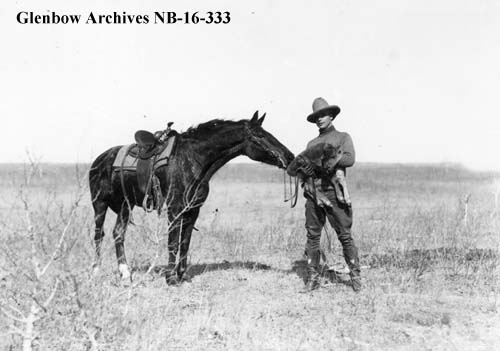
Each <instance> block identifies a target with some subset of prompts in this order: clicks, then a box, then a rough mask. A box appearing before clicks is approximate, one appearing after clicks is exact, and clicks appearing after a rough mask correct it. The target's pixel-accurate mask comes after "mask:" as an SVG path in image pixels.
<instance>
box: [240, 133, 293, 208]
mask: <svg viewBox="0 0 500 351" xmlns="http://www.w3.org/2000/svg"><path fill="white" fill-rule="evenodd" d="M245 134H246V135H247V137H248V139H249V140H250V141H251V142H253V143H255V144H256V145H259V146H260V147H261V148H262V149H264V150H266V151H267V152H269V153H271V154H272V155H274V156H275V157H276V158H277V159H278V160H280V162H282V160H281V157H280V156H279V154H277V153H276V151H274V150H271V149H270V148H269V147H268V146H267V145H265V144H264V143H263V142H262V141H261V140H260V138H258V137H256V136H255V135H254V134H253V133H252V130H251V129H250V128H249V127H248V126H247V125H245ZM283 166H285V165H283ZM286 177H287V174H286V170H283V199H284V202H288V201H290V206H291V208H294V207H295V205H296V204H297V199H298V193H299V180H298V178H297V177H291V176H288V187H287V179H286ZM292 178H293V184H292Z"/></svg>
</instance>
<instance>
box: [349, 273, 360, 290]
mask: <svg viewBox="0 0 500 351" xmlns="http://www.w3.org/2000/svg"><path fill="white" fill-rule="evenodd" d="M351 287H352V290H354V291H355V292H360V291H361V287H362V285H361V277H360V275H359V274H353V273H352V272H351Z"/></svg>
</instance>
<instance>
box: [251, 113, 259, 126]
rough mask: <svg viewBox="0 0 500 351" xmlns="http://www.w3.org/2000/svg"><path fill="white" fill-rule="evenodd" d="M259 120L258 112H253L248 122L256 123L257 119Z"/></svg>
mask: <svg viewBox="0 0 500 351" xmlns="http://www.w3.org/2000/svg"><path fill="white" fill-rule="evenodd" d="M258 118H259V111H255V113H254V114H253V117H252V119H251V120H250V123H257V119H258Z"/></svg>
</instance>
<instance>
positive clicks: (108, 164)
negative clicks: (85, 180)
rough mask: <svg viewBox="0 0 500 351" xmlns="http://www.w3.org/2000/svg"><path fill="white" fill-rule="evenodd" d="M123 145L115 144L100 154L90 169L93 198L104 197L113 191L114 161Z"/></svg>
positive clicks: (93, 199)
mask: <svg viewBox="0 0 500 351" xmlns="http://www.w3.org/2000/svg"><path fill="white" fill-rule="evenodd" d="M120 147H121V146H115V147H112V148H111V149H108V150H106V151H104V152H103V153H102V154H100V155H99V156H98V157H97V158H96V159H95V160H94V162H92V165H91V166H90V170H89V188H90V195H91V200H92V202H94V201H95V200H96V199H98V198H103V196H104V195H105V194H109V193H111V175H112V171H113V162H114V160H115V158H116V154H117V152H118V150H119V149H120Z"/></svg>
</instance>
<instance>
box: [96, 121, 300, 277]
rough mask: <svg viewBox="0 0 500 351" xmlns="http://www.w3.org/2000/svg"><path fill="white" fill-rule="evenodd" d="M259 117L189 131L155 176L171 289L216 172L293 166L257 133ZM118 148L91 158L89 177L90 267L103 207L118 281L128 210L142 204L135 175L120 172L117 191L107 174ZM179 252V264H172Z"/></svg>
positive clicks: (123, 269)
mask: <svg viewBox="0 0 500 351" xmlns="http://www.w3.org/2000/svg"><path fill="white" fill-rule="evenodd" d="M264 117H265V114H264V115H263V116H262V117H261V118H259V116H258V113H257V112H255V114H254V116H253V117H252V119H250V120H240V121H226V120H220V119H215V120H211V121H209V122H206V123H203V124H200V125H198V126H197V127H196V128H189V129H188V130H187V131H186V132H184V133H181V134H179V135H177V141H176V146H175V148H174V150H173V153H172V155H171V157H170V161H169V164H168V166H163V167H160V168H158V169H157V170H156V172H155V175H156V176H157V177H158V178H159V180H160V185H161V192H162V195H163V198H164V199H165V203H166V204H167V206H166V207H167V208H166V211H167V218H168V221H169V233H168V269H167V272H166V279H167V283H169V284H175V283H177V282H180V281H181V280H182V279H183V278H184V279H186V278H187V277H185V276H184V275H185V272H186V266H187V253H188V249H189V243H190V240H191V233H192V231H193V227H194V225H195V222H196V219H197V218H198V214H199V212H200V207H201V206H202V205H203V203H204V202H205V200H206V199H207V196H208V191H209V184H208V183H209V181H210V179H211V178H212V176H213V175H214V173H215V172H217V170H219V169H220V168H221V167H222V166H223V165H224V164H226V163H227V162H228V161H230V160H231V159H233V158H235V157H236V156H239V155H246V156H248V157H249V158H251V159H252V160H255V161H260V162H264V163H267V164H270V165H273V166H277V167H279V168H283V169H285V168H286V167H287V165H288V164H289V163H290V162H291V161H292V160H293V158H294V155H293V154H292V153H291V152H290V150H288V149H287V148H286V147H285V146H284V145H283V144H281V143H280V142H279V141H278V140H277V139H276V138H275V137H274V136H273V135H271V134H270V133H268V132H267V131H265V130H264V129H263V128H262V122H263V121H264ZM120 147H121V146H116V147H113V148H111V149H109V150H107V151H105V152H104V153H103V154H101V155H100V156H99V157H97V158H96V160H95V161H94V162H93V164H92V166H91V169H90V173H89V180H90V192H91V196H92V206H93V207H94V212H95V226H96V227H95V237H94V240H95V246H96V261H95V263H94V267H95V268H97V267H99V265H100V261H101V259H100V258H101V243H102V240H103V237H104V230H103V224H104V219H105V216H106V211H107V209H108V207H109V208H111V210H113V212H115V213H116V214H117V219H116V224H115V227H114V229H113V238H114V241H115V248H116V256H117V259H118V267H119V270H120V274H121V276H122V279H124V280H130V279H131V275H130V270H129V268H128V265H127V260H126V257H125V248H124V241H125V232H126V230H127V225H128V224H129V221H130V215H131V210H132V209H133V207H134V206H141V201H142V198H136V197H135V194H138V193H140V192H139V191H138V189H137V186H138V184H137V177H136V175H135V172H131V171H124V174H123V185H122V183H121V176H120V172H116V171H113V162H114V160H115V158H116V155H117V153H118V150H119V149H120ZM124 192H125V193H126V194H124ZM179 241H180V242H179ZM179 244H180V245H179ZM179 249H180V255H179V263H178V264H176V260H177V254H178V250H179Z"/></svg>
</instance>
